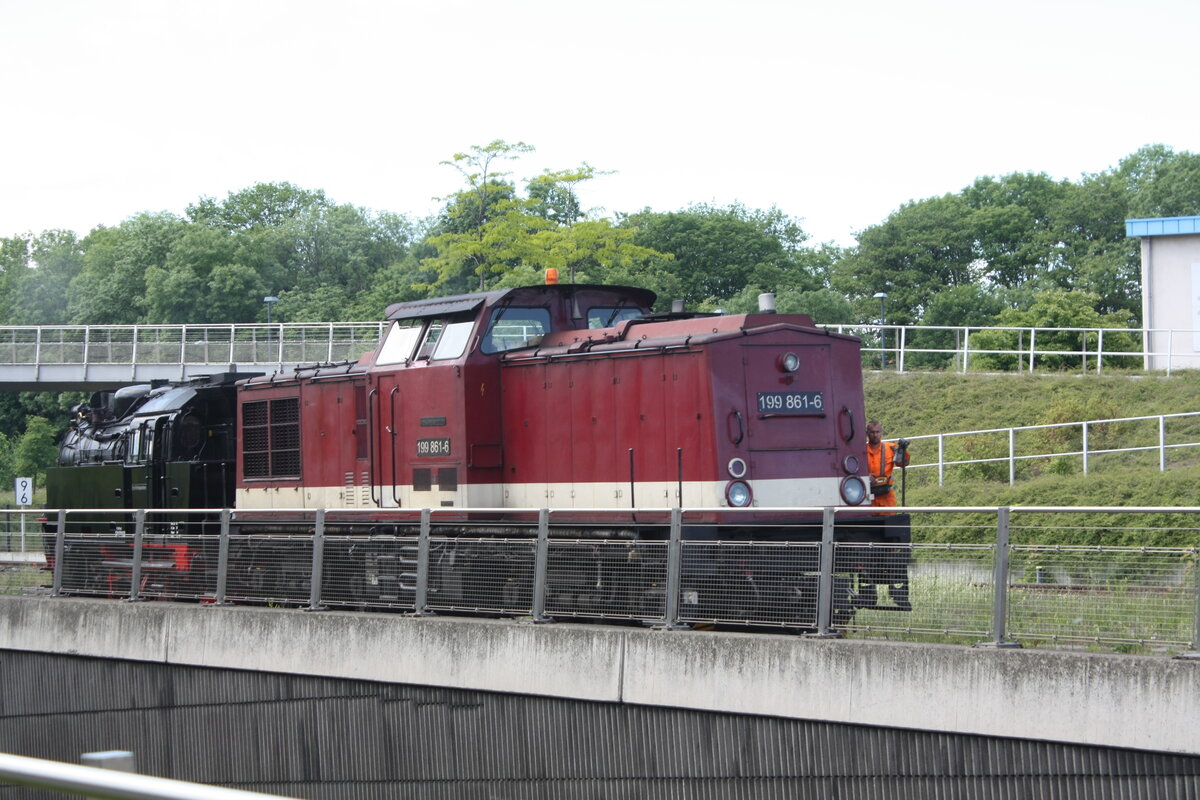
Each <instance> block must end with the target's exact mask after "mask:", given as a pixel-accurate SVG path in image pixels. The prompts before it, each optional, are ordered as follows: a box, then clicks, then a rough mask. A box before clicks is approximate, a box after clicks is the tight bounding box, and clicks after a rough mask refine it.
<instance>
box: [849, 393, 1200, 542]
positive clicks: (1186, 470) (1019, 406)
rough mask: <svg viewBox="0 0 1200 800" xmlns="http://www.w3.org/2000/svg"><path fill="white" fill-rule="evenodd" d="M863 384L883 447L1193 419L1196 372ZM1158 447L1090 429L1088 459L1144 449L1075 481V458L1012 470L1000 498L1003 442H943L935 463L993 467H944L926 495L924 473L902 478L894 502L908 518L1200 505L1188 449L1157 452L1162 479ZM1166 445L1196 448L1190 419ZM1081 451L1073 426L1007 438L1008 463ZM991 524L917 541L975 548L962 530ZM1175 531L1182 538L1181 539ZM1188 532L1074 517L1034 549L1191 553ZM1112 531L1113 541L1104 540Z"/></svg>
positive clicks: (1140, 436) (1198, 433)
mask: <svg viewBox="0 0 1200 800" xmlns="http://www.w3.org/2000/svg"><path fill="white" fill-rule="evenodd" d="M865 383H866V410H867V416H868V417H869V418H872V419H876V418H877V419H879V420H881V421H882V422H883V425H884V430H885V435H886V436H888V437H898V436H905V437H912V436H918V435H922V434H936V433H950V432H955V431H970V430H983V429H989V428H1007V427H1020V426H1026V425H1041V424H1048V423H1058V422H1078V421H1080V420H1097V419H1113V418H1121V417H1138V416H1148V415H1157V414H1173V413H1179V412H1192V411H1200V370H1184V371H1181V372H1178V373H1176V374H1175V375H1172V376H1171V377H1166V376H1164V375H1154V374H1150V375H1143V374H1112V375H1104V376H1099V377H1097V376H1094V375H1087V376H1080V375H1067V374H1051V375H1028V374H1024V375H1005V374H999V375H959V374H953V373H950V374H947V373H907V374H904V375H898V374H895V373H886V374H882V375H881V374H880V373H878V372H875V373H868V374H867V375H866V376H865ZM1158 441H1159V429H1158V423H1157V421H1156V420H1155V421H1143V422H1123V423H1110V424H1107V425H1100V426H1090V428H1089V448H1088V449H1089V451H1091V452H1094V451H1095V450H1097V449H1107V448H1119V447H1147V448H1152V449H1148V450H1146V451H1143V452H1140V453H1110V454H1099V455H1092V456H1091V457H1090V458H1089V463H1088V474H1087V475H1084V474H1083V469H1082V458H1081V457H1080V456H1078V455H1074V456H1072V455H1058V456H1053V457H1048V458H1035V459H1025V460H1020V461H1018V462H1017V467H1016V470H1017V471H1016V475H1017V480H1016V483H1015V485H1014V486H1011V487H1010V486H1009V480H1008V478H1009V464H1008V460H1007V456H1008V452H1009V443H1008V435H1007V433H1006V432H1005V433H997V434H980V435H976V436H971V437H950V438H947V439H946V445H945V446H946V453H945V459H946V460H966V459H982V458H1003V459H1004V460H1002V461H997V462H993V463H987V464H970V465H962V466H955V467H947V468H946V472H945V481H944V485H943V486H938V484H937V470H936V467H926V468H919V469H910V470H909V471H908V475H907V491H906V493H905V494H906V497H905V500H906V503H907V504H908V505H911V506H1060V505H1061V506H1196V505H1200V488H1198V487H1200V447H1195V448H1176V449H1170V450H1168V452H1167V459H1166V463H1167V470H1166V471H1165V472H1162V471H1160V470H1159V453H1158V449H1157V446H1158ZM1166 442H1167V444H1168V445H1171V444H1184V443H1190V442H1200V417H1197V418H1195V419H1179V420H1168V421H1167V426H1166ZM1081 445H1082V434H1081V431H1080V429H1079V427H1078V426H1076V427H1074V428H1070V429H1067V428H1057V429H1049V430H1044V431H1027V432H1023V433H1021V434H1018V435H1017V437H1016V452H1017V455H1018V456H1020V455H1022V454H1035V453H1069V452H1072V451H1078V450H1080V449H1081ZM912 457H913V463H914V464H918V463H924V462H929V461H936V460H937V444H936V441H935V440H920V441H918V442H916V443H914V445H913V456H912ZM897 481H899V479H897ZM994 518H995V517H994V515H990V516H989V517H986V518H984V517H978V518H977V517H965V516H964V517H959V518H956V520H955V522H954V526H947V527H945V528H942V527H940V526H939V527H938V528H937V529H934V530H930V529H927V530H924V531H923V535H924V538H926V539H927V540H930V541H962V542H968V541H970V542H977V541H980V538H979V535H980V534H981V533H982V531H980V530H978V529H974V525H987V526H988V527H994V524H995V523H994ZM984 519H987V520H989V521H988V522H986V523H985V522H984ZM1043 519H1047V518H1046V517H1044V516H1043ZM1060 522H1061V520H1060ZM1045 524H1049V523H1045ZM1180 526H1185V527H1186V526H1191V527H1192V528H1193V530H1191V531H1183V530H1180ZM1197 526H1200V522H1196V523H1192V522H1190V521H1189V520H1188V519H1187V518H1183V517H1181V516H1180V515H1174V516H1172V517H1167V516H1166V515H1138V514H1125V515H1116V517H1115V518H1113V517H1111V516H1105V517H1101V516H1091V515H1077V516H1073V517H1072V519H1071V522H1070V523H1069V526H1067V525H1061V524H1060V525H1059V526H1058V527H1056V528H1055V530H1056V531H1057V533H1056V534H1055V536H1054V539H1053V540H1052V541H1046V539H1045V536H1044V535H1043V536H1039V537H1038V539H1037V543H1039V544H1042V543H1046V544H1055V543H1058V544H1089V545H1091V544H1108V545H1139V546H1194V545H1195V544H1196V543H1197V534H1196V531H1195V528H1196V527H1197ZM1068 527H1069V530H1068V529H1067V528H1068ZM1114 527H1119V528H1121V529H1122V532H1119V533H1115V532H1112V531H1111V529H1112V528H1114ZM1166 528H1174V529H1175V531H1174V532H1167V531H1166V530H1164V529H1166ZM1147 529H1149V530H1147ZM1013 535H1014V541H1020V537H1021V535H1022V534H1021V530H1020V529H1019V528H1014V533H1013Z"/></svg>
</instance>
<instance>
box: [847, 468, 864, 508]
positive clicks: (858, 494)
mask: <svg viewBox="0 0 1200 800" xmlns="http://www.w3.org/2000/svg"><path fill="white" fill-rule="evenodd" d="M841 492H842V500H844V501H845V503H846V505H848V506H860V505H862V503H863V501H864V500H866V499H867V485H866V484H865V483H863V479H862V478H860V477H858V476H857V475H850V476H848V477H845V478H842V485H841Z"/></svg>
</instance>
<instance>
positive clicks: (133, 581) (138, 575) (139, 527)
mask: <svg viewBox="0 0 1200 800" xmlns="http://www.w3.org/2000/svg"><path fill="white" fill-rule="evenodd" d="M145 535H146V509H144V508H139V509H138V510H137V511H135V512H133V565H132V567H131V569H130V571H129V602H131V603H134V602H137V601H138V599H139V598H138V593H139V590H140V589H141V586H142V537H144V536H145Z"/></svg>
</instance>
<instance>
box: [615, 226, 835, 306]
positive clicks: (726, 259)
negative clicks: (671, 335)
mask: <svg viewBox="0 0 1200 800" xmlns="http://www.w3.org/2000/svg"><path fill="white" fill-rule="evenodd" d="M620 224H621V225H622V226H624V227H629V228H632V229H634V230H635V231H636V232H637V234H636V236H635V237H634V239H633V241H634V243H635V244H638V245H640V246H642V247H645V248H649V249H651V250H657V251H658V252H661V253H666V254H669V255H670V256H672V261H671V264H670V269H671V271H672V272H673V273H674V274H675V277H676V278H677V279H678V281H679V286H680V292H681V296H680V298H679V299H683V300H685V301H686V302H687V303H688V305H689V306H692V307H694V306H696V305H698V304H700V303H704V302H707V303H708V304H710V305H711V304H713V303H721V302H723V301H724V300H725V299H727V298H731V297H733V296H734V295H737V294H738V293H739V292H741V291H743V290H744V289H745V288H746V287H747V286H750V285H754V286H763V287H770V288H771V289H772V290H776V291H779V290H782V289H785V288H797V289H801V290H805V289H816V288H818V287H819V286H820V285H821V282H822V279H821V278H820V277H818V276H816V275H814V274H812V273H811V272H809V270H808V269H807V267H808V266H809V265H810V263H811V262H809V261H808V260H806V258H805V257H804V254H803V253H802V252H801V250H802V248H801V245H802V244H803V243H804V241H805V240H806V239H807V235H806V234H805V233H804V231H803V229H802V228H801V227H800V223H799V222H798V221H796V220H794V219H792V218H790V217H788V216H786V215H785V214H784V213H783V212H781V211H780V210H779V209H776V208H771V209H768V210H766V211H762V210H752V209H748V208H746V207H745V206H743V205H740V204H734V205H731V206H729V207H728V208H715V207H712V206H707V205H697V206H692V207H690V208H688V209H685V210H683V211H676V212H668V213H660V212H655V211H650V210H645V211H641V212H638V213H636V214H630V215H626V216H623V217H622V218H621V221H620Z"/></svg>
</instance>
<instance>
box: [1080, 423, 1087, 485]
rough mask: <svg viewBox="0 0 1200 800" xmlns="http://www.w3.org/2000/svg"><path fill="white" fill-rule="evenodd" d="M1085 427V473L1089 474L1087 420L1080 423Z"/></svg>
mask: <svg viewBox="0 0 1200 800" xmlns="http://www.w3.org/2000/svg"><path fill="white" fill-rule="evenodd" d="M1079 424H1080V426H1081V427H1082V428H1083V474H1084V475H1087V474H1088V424H1087V420H1084V421H1083V422H1081V423H1079Z"/></svg>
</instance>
